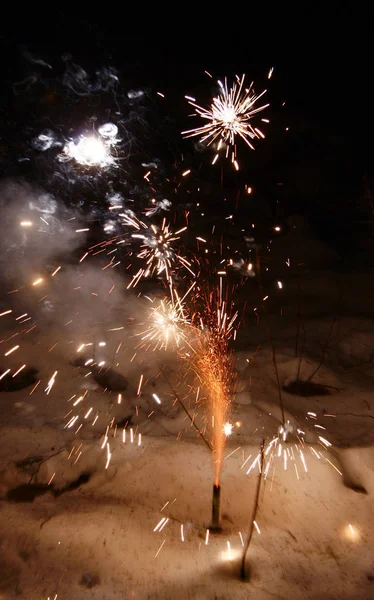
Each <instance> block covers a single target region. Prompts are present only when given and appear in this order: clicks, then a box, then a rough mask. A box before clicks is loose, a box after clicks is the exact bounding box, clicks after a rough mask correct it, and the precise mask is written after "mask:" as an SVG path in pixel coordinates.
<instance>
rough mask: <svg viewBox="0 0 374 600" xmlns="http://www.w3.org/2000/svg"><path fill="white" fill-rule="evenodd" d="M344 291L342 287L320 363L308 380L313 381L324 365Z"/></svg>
mask: <svg viewBox="0 0 374 600" xmlns="http://www.w3.org/2000/svg"><path fill="white" fill-rule="evenodd" d="M342 293H343V292H342V289H340V292H339V296H338V301H337V303H336V309H335V314H334V318H333V320H332V321H331V325H330V328H329V332H328V334H327V338H326V341H325V343H324V345H323V348H322V354H321V358H320V361H319V363H318V365H317V367H316V368H315V369H314V371H313V373H312V374H311V375H310V376H309V378H308V381H311V380H312V379H313V377H314V376H315V375H316V373H317V372H318V371H319V370H320V368H321V367H322V365H323V363H324V360H325V356H326V352H327V348H328V345H329V343H330V340H331V336H332V332H333V329H334V326H335V323H336V321H337V319H338V308H339V305H340V302H341V298H342Z"/></svg>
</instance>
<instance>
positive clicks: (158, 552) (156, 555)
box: [155, 540, 166, 558]
mask: <svg viewBox="0 0 374 600" xmlns="http://www.w3.org/2000/svg"><path fill="white" fill-rule="evenodd" d="M165 542H166V540H164V541H163V542H162V544H161V546H160V547H159V549H158V550H157V552H156V554H155V558H157V557H158V555H159V554H160V552H161V550H162V547H163V545H164V544H165Z"/></svg>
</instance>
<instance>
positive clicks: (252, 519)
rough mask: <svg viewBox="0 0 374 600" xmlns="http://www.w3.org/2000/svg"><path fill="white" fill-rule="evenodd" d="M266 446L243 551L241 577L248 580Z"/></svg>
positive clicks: (263, 443) (262, 454)
mask: <svg viewBox="0 0 374 600" xmlns="http://www.w3.org/2000/svg"><path fill="white" fill-rule="evenodd" d="M264 446H265V440H262V442H261V446H260V454H261V459H260V473H259V475H258V478H257V487H256V495H255V502H254V505H253V510H252V515H251V521H250V523H249V532H248V539H247V543H246V545H245V548H244V551H243V557H242V564H241V568H240V577H241V578H242V579H247V578H248V577H249V575H248V574H247V571H246V568H245V561H246V558H247V552H248V548H249V544H250V543H251V539H252V535H253V530H254V523H255V520H256V515H257V510H258V506H259V498H260V489H261V481H262V473H263V470H264V458H265V454H264Z"/></svg>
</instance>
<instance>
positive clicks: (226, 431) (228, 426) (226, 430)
mask: <svg viewBox="0 0 374 600" xmlns="http://www.w3.org/2000/svg"><path fill="white" fill-rule="evenodd" d="M232 428H233V425H232V424H231V423H225V424H224V426H223V431H224V434H225V435H231V434H232Z"/></svg>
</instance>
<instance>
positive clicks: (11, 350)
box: [4, 345, 19, 356]
mask: <svg viewBox="0 0 374 600" xmlns="http://www.w3.org/2000/svg"><path fill="white" fill-rule="evenodd" d="M18 348H19V345H18V346H13V348H11V349H10V350H8V352H5V354H4V356H9V354H12V352H14V351H15V350H17V349H18Z"/></svg>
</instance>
